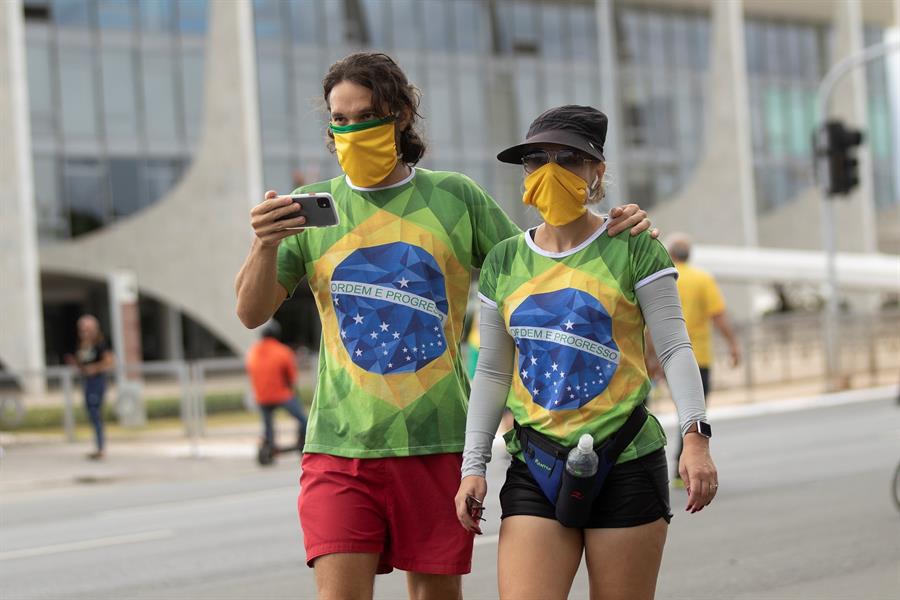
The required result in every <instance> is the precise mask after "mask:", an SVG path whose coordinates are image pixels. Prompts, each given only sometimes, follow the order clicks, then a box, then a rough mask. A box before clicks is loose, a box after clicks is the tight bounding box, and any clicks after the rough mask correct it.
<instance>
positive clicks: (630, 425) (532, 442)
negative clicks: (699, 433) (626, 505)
mask: <svg viewBox="0 0 900 600" xmlns="http://www.w3.org/2000/svg"><path fill="white" fill-rule="evenodd" d="M646 420H647V409H646V408H644V405H643V403H642V404H639V405H638V406H637V408H635V409H634V410H633V411H632V412H631V415H629V416H628V419H627V420H626V421H625V423H624V424H623V425H622V427H620V428H619V430H618V431H616V433H614V434H613V435H611V436H610V437H608V438H606V439H605V440H604V441H603V442H602V443H601V444H600V445H599V446H595V447H594V452H596V453H597V456H598V458H599V465H598V467H597V473H596V474H595V475H593V476H591V477H576V476H574V475H572V474H571V473H569V472H568V471H566V458H567V457H568V456H569V451H570V450H571V448H566V447H565V446H562V445H560V444H557V443H556V442H554V441H553V440H551V439H550V438H548V437H547V436H545V435H543V434H541V433H538V432H537V431H535V430H534V429H531V428H530V427H521V426H520V425H519V424H518V423H516V424H515V427H516V434H517V435H518V437H519V443H520V444H521V446H522V454H523V455H524V458H525V464H526V465H527V466H528V470H529V472H530V473H531V476H532V477H534V479H535V481H537V483H538V485H539V486H540V488H541V491H543V492H544V495H545V496H546V497H547V499H548V500H549V501H550V502H551V503H552V504H553V505H554V506H555V507H556V519H557V520H558V521H559V522H560V523H561V524H562V525H564V526H566V527H584V525H585V524H586V523H587V521H588V518H589V517H590V513H591V505H593V503H594V499H595V498H596V497H597V495H598V494H599V493H600V490H601V489H602V487H603V482H604V481H605V480H606V476H607V475H609V472H610V471H611V470H612V468H613V467H614V466H615V464H616V461H617V460H618V459H619V456H620V455H621V454H622V452H623V451H624V450H625V448H627V447H628V444H630V443H631V442H632V440H634V438H635V437H636V436H637V434H638V432H639V431H640V430H641V427H643V426H644V422H645V421H646Z"/></svg>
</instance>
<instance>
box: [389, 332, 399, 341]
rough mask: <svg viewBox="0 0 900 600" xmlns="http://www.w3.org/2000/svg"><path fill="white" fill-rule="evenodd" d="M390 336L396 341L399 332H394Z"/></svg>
mask: <svg viewBox="0 0 900 600" xmlns="http://www.w3.org/2000/svg"><path fill="white" fill-rule="evenodd" d="M391 335H393V336H394V339H395V340H396V339H400V332H398V331H395V332H394V333H392V334H391Z"/></svg>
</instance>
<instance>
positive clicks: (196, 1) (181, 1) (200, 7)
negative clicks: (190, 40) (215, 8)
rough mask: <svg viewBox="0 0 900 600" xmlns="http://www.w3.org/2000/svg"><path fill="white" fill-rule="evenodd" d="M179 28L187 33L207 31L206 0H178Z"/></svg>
mask: <svg viewBox="0 0 900 600" xmlns="http://www.w3.org/2000/svg"><path fill="white" fill-rule="evenodd" d="M177 8H178V30H179V31H181V32H182V33H186V34H198V33H203V32H205V31H206V9H207V6H206V0H178V4H177Z"/></svg>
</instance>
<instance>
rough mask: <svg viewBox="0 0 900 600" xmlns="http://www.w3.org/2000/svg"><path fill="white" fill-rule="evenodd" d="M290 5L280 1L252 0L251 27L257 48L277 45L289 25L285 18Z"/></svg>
mask: <svg viewBox="0 0 900 600" xmlns="http://www.w3.org/2000/svg"><path fill="white" fill-rule="evenodd" d="M290 8H291V7H290V5H289V4H286V3H285V2H281V1H280V0H253V26H254V29H255V30H256V44H257V46H260V45H264V44H278V43H280V41H281V39H282V37H283V36H284V33H285V25H286V24H287V23H289V22H290V21H288V20H287V19H285V16H286V14H287V12H288V11H289V10H290Z"/></svg>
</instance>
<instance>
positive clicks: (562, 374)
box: [559, 371, 566, 379]
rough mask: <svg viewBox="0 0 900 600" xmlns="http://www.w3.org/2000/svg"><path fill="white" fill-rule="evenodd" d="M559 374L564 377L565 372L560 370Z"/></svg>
mask: <svg viewBox="0 0 900 600" xmlns="http://www.w3.org/2000/svg"><path fill="white" fill-rule="evenodd" d="M559 376H560V377H562V378H563V379H565V377H566V372H565V371H560V372H559Z"/></svg>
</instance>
